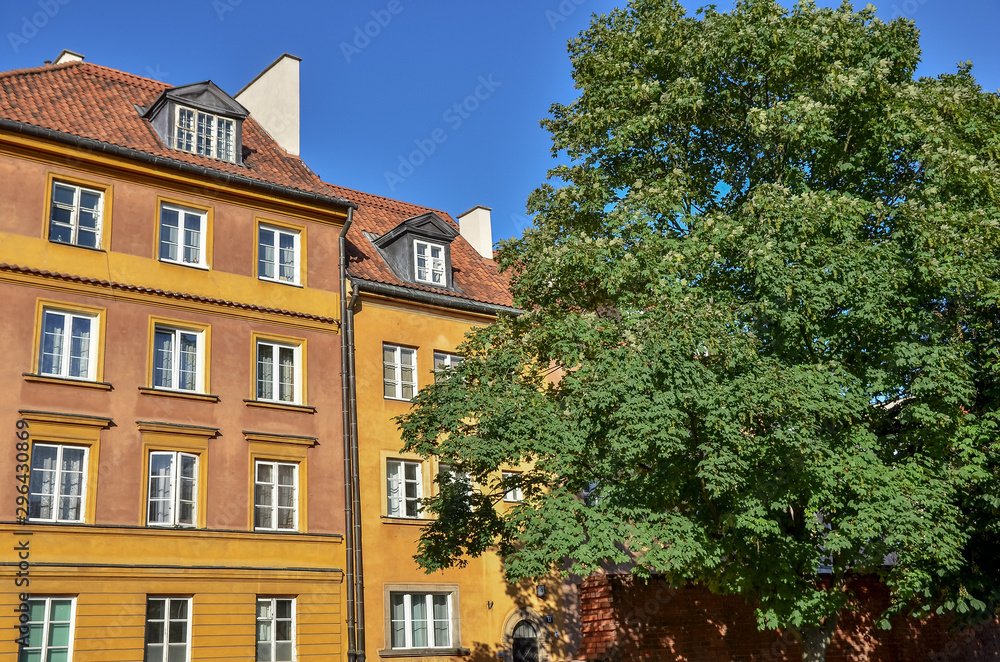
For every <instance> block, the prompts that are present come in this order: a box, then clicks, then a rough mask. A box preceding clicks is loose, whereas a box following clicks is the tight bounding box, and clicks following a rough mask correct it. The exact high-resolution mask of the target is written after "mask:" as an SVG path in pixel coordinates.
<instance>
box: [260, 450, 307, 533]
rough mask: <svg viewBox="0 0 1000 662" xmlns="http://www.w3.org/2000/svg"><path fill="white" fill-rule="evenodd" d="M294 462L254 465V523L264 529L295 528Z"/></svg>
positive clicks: (296, 475) (296, 472)
mask: <svg viewBox="0 0 1000 662" xmlns="http://www.w3.org/2000/svg"><path fill="white" fill-rule="evenodd" d="M298 473H299V467H298V465H297V464H288V463H284V462H261V461H258V462H256V464H255V467H254V490H253V495H254V497H253V510H254V514H253V526H254V528H255V529H262V530H265V531H297V530H298V508H297V507H296V506H297V503H298V498H299V497H298Z"/></svg>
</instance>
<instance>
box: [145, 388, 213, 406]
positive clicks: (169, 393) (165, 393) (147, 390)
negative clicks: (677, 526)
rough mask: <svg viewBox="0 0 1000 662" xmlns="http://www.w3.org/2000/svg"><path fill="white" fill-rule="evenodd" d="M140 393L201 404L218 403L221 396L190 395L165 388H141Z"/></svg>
mask: <svg viewBox="0 0 1000 662" xmlns="http://www.w3.org/2000/svg"><path fill="white" fill-rule="evenodd" d="M139 393H142V394H143V395H162V396H164V397H167V398H181V399H183V400H200V401H201V402H218V401H219V400H220V398H219V396H217V395H211V394H208V393H189V392H187V391H168V390H167V389H164V388H151V387H149V386H140V387H139Z"/></svg>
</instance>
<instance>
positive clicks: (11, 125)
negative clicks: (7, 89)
mask: <svg viewBox="0 0 1000 662" xmlns="http://www.w3.org/2000/svg"><path fill="white" fill-rule="evenodd" d="M0 129H7V130H9V131H12V132H14V133H21V134H24V135H28V136H33V137H35V138H44V139H46V140H52V141H55V142H59V143H63V144H67V145H71V146H73V147H76V148H79V149H83V150H86V151H88V152H100V153H103V154H110V155H113V156H120V157H124V158H127V159H132V160H134V161H140V162H142V163H146V164H149V165H152V166H156V167H158V168H166V169H170V170H178V171H180V172H183V173H186V174H189V175H197V176H199V177H206V178H208V179H211V180H213V181H216V182H218V183H220V184H229V185H234V184H238V185H240V186H246V187H248V188H253V189H258V190H261V191H266V192H268V193H277V194H280V195H283V196H287V197H290V198H296V199H298V200H301V201H304V202H311V203H323V204H335V205H338V206H343V207H347V208H348V209H357V208H358V205H357V203H354V202H351V201H350V200H347V199H345V198H337V197H334V196H332V195H322V194H320V193H313V192H312V191H302V190H300V189H297V188H291V187H288V186H282V185H281V184H272V183H271V182H266V181H262V180H259V179H253V178H251V177H247V176H246V175H235V174H233V173H229V172H223V171H222V170H215V169H214V168H209V167H207V166H200V165H195V164H193V163H186V162H184V161H178V160H176V159H171V158H167V157H165V156H157V155H155V154H150V153H149V152H142V151H139V150H137V149H132V148H130V147H121V146H119V145H112V144H111V143H106V142H102V141H100V140H95V139H94V138H83V137H81V136H74V135H72V134H69V133H63V132H61V131H55V130H54V129H47V128H45V127H41V126H35V125H34V124H25V123H24V122H18V121H16V120H11V119H7V118H4V117H0Z"/></svg>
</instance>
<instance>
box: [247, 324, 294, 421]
mask: <svg viewBox="0 0 1000 662" xmlns="http://www.w3.org/2000/svg"><path fill="white" fill-rule="evenodd" d="M261 346H267V347H270V348H271V379H270V387H271V395H272V397H270V398H267V397H264V395H263V389H262V388H261V387H262V385H264V384H266V383H267V382H266V381H264V380H262V379H261V353H260V348H261ZM283 349H289V350H292V380H293V382H292V397H291V399H286V398H282V397H281V369H280V365H279V363H278V361H276V360H275V357H278V356H280V354H281V350H283ZM254 397H255V398H256V399H257V400H260V401H261V402H276V403H284V404H290V405H300V404H302V345H293V344H290V343H283V342H278V341H275V340H268V339H266V338H258V339H257V344H256V346H255V347H254Z"/></svg>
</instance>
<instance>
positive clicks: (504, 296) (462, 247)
mask: <svg viewBox="0 0 1000 662" xmlns="http://www.w3.org/2000/svg"><path fill="white" fill-rule="evenodd" d="M329 187H330V190H331V191H332V193H333V195H335V196H337V197H341V198H346V199H348V200H350V201H351V202H354V203H356V204H357V205H358V208H357V210H355V212H354V224H353V225H352V226H351V229H350V230H349V231H348V233H347V241H348V247H347V259H348V271H349V272H350V275H351V277H352V278H360V279H363V280H368V281H375V282H378V283H384V284H387V285H395V286H397V287H405V288H408V289H411V290H416V291H422V292H433V293H436V294H441V295H444V296H447V297H454V298H456V299H467V300H471V301H478V302H480V303H488V304H493V305H498V306H512V305H513V300H512V299H511V295H510V280H509V279H508V278H507V276H506V274H502V273H500V272H499V271H498V269H497V264H496V262H494V261H493V260H488V259H486V258H484V257H483V256H481V255H480V254H479V252H478V251H476V249H475V248H473V247H472V245H471V244H469V242H468V241H466V240H465V238H464V237H462V236H458V237H456V238H455V240H454V241H453V242H452V243H451V266H452V270H453V271H452V278H453V281H454V284H455V286H456V288H458V290H460V291H458V292H455V291H452V290H445V289H440V288H436V287H430V286H427V285H421V284H418V283H411V282H406V281H403V280H400V279H399V278H398V277H397V276H396V275H395V274H394V273H393V272H392V270H391V269H390V268H389V265H388V264H386V262H385V260H383V259H382V256H381V255H379V252H378V251H377V250H376V249H375V245H374V244H372V242H371V241H370V240H369V239H368V237H367V236H365V233H366V232H367V233H369V234H372V235H376V236H380V235H383V234H385V233H386V232H388V231H389V230H392V229H393V228H394V227H396V226H397V225H399V224H400V223H402V222H403V221H405V220H406V219H408V218H413V217H414V216H419V215H420V214H426V213H427V212H434V213H435V214H437V215H438V216H440V217H441V218H442V219H444V221H445V222H447V223H449V224H451V225H452V226H454V228H455V230H458V223H457V222H456V221H455V219H453V218H452V217H451V216H450V215H448V214H447V213H445V212H443V211H438V210H436V209H431V208H429V207H421V206H420V205H413V204H410V203H407V202H400V201H399V200H393V199H391V198H384V197H382V196H379V195H372V194H370V193H362V192H361V191H354V190H352V189H348V188H344V187H342V186H335V185H333V184H329Z"/></svg>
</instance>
